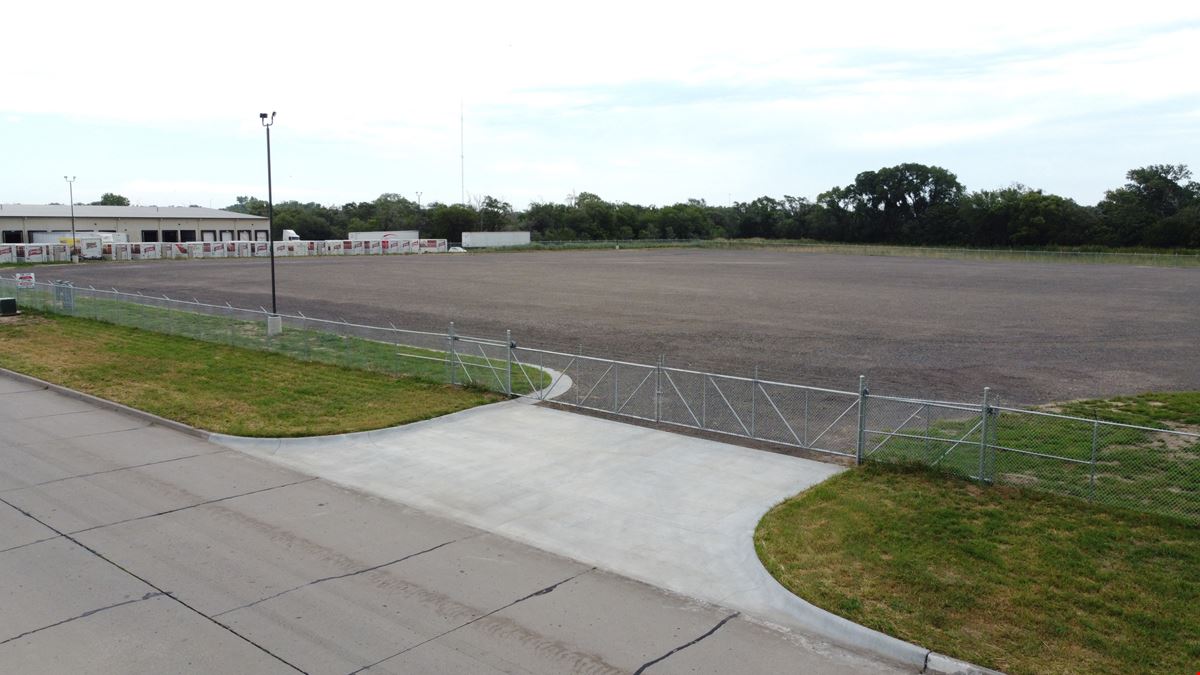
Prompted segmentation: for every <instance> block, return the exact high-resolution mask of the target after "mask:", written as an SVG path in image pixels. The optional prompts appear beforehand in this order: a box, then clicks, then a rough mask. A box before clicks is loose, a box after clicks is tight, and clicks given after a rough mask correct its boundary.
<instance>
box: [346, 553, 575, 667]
mask: <svg viewBox="0 0 1200 675" xmlns="http://www.w3.org/2000/svg"><path fill="white" fill-rule="evenodd" d="M594 571H596V568H595V567H593V568H591V569H586V570H583V571H582V572H578V573H576V574H573V575H571V576H569V577H567V578H566V579H563V580H562V581H559V582H556V583H553V584H551V585H549V586H547V587H545V588H543V589H541V590H540V591H534V592H532V593H530V594H529V595H526V596H525V597H523V598H519V599H517V600H513V601H512V602H510V603H508V604H507V605H504V606H503V607H498V608H496V609H493V610H492V611H490V612H488V613H487V614H480V615H479V616H477V617H475V618H474V619H471V620H470V621H468V622H466V623H464V624H461V625H458V626H455V627H454V628H451V629H450V630H447V631H444V632H442V633H439V634H438V635H435V636H433V637H431V638H428V639H426V640H422V641H421V642H418V643H417V644H415V645H412V646H409V647H405V648H404V649H401V650H400V651H398V652H396V653H395V654H392V655H391V656H387V657H384V658H382V659H379V660H378V661H376V662H375V663H372V664H369V665H365V666H363V667H362V668H359V669H358V670H354V671H351V672H350V674H349V675H356V674H357V673H361V672H363V671H364V670H369V669H371V668H374V667H375V666H377V665H379V664H381V663H383V662H384V661H389V660H391V659H394V658H396V657H397V656H400V655H402V654H405V653H407V652H410V651H412V650H414V649H416V648H417V647H420V646H421V645H425V644H428V643H430V642H433V641H434V640H438V639H441V638H443V637H445V636H447V635H449V634H451V633H453V632H454V631H456V630H458V629H460V628H466V627H467V626H470V625H471V624H473V623H475V622H476V621H482V620H483V619H486V618H488V617H489V616H491V615H493V614H496V613H497V612H503V611H504V610H506V609H508V608H509V607H512V606H513V605H517V604H520V603H522V602H525V601H526V600H529V599H531V598H536V597H538V596H539V595H546V594H547V593H550V592H552V591H554V589H556V588H558V587H559V586H562V585H563V584H565V583H567V582H568V581H572V580H574V579H578V578H579V577H581V576H583V575H585V574H587V573H589V572H594Z"/></svg>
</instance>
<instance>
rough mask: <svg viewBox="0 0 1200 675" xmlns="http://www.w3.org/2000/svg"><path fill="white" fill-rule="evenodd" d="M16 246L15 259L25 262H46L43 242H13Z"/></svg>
mask: <svg viewBox="0 0 1200 675" xmlns="http://www.w3.org/2000/svg"><path fill="white" fill-rule="evenodd" d="M14 245H15V246H16V247H17V261H18V262H26V263H40V262H46V253H47V251H46V245H45V244H14Z"/></svg>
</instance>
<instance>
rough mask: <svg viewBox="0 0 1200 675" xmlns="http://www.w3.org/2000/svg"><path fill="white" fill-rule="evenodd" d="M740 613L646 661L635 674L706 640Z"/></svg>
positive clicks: (640, 673)
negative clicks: (693, 638)
mask: <svg viewBox="0 0 1200 675" xmlns="http://www.w3.org/2000/svg"><path fill="white" fill-rule="evenodd" d="M740 614H741V612H734V613H733V614H730V615H729V616H727V617H725V618H724V619H721V620H720V621H719V622H717V625H715V626H713V627H712V628H709V629H708V632H707V633H705V634H704V635H701V636H700V637H698V638H696V639H695V640H692V641H691V642H688V643H685V644H682V645H679V646H678V647H676V648H675V649H672V650H671V651H669V652H667V653H666V654H663V655H662V656H660V657H658V658H657V659H654V660H653V661H647V662H646V663H643V664H642V667H641V668H638V669H637V670H635V671H634V672H633V675H642V673H644V672H646V669H647V668H649V667H650V666H653V665H654V664H656V663H660V662H662V661H665V660H667V659H668V658H670V657H671V655H673V654H675V653H676V652H681V651H683V650H685V649H687V648H688V647H691V646H692V645H694V644H696V643H697V642H700V641H701V640H704V639H706V638H708V637H710V636H712V634H713V633H716V632H717V631H718V630H721V626H724V625H725V624H727V623H729V622H730V621H732V620H733V619H734V618H735V617H737V616H738V615H740Z"/></svg>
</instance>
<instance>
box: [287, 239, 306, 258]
mask: <svg viewBox="0 0 1200 675" xmlns="http://www.w3.org/2000/svg"><path fill="white" fill-rule="evenodd" d="M287 254H288V255H289V256H298V255H308V242H305V241H289V242H288V243H287Z"/></svg>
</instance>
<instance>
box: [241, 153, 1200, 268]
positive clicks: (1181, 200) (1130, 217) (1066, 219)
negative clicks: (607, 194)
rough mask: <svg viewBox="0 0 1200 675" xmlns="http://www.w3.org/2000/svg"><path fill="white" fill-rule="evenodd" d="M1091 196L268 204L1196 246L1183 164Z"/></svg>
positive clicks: (828, 195) (785, 232) (885, 235)
mask: <svg viewBox="0 0 1200 675" xmlns="http://www.w3.org/2000/svg"><path fill="white" fill-rule="evenodd" d="M1125 177H1126V180H1127V182H1126V183H1125V184H1124V185H1122V186H1120V187H1117V188H1114V189H1112V190H1108V191H1107V192H1106V193H1105V195H1104V198H1103V199H1102V200H1100V202H1099V203H1097V204H1095V205H1082V204H1078V203H1076V202H1075V201H1074V200H1072V199H1067V198H1064V197H1060V196H1058V195H1053V194H1047V193H1045V192H1043V191H1042V190H1036V189H1032V188H1029V187H1026V186H1024V185H1019V184H1017V185H1012V186H1010V187H1006V188H1002V189H998V190H980V191H976V192H968V191H967V190H966V189H965V188H964V187H963V185H962V184H961V183H960V182H959V181H958V177H957V176H955V175H954V174H953V173H951V172H950V171H947V170H946V169H943V168H941V167H938V166H926V165H923V164H915V163H908V164H900V165H898V166H893V167H885V168H882V169H879V170H877V171H865V172H863V173H860V174H858V176H856V177H855V179H854V182H853V183H850V184H849V185H846V186H842V187H834V188H832V189H830V190H828V191H826V192H823V193H821V194H820V195H818V196H817V197H816V199H815V200H809V199H807V198H804V197H792V196H784V197H783V198H782V199H776V198H773V197H767V196H764V197H759V198H758V199H755V200H753V201H749V202H735V203H733V204H731V205H728V206H718V205H712V204H708V203H707V202H705V201H704V200H698V199H690V200H688V201H686V202H681V203H678V204H672V205H669V206H642V205H637V204H628V203H624V202H609V201H606V200H604V199H602V198H600V197H599V196H598V195H595V194H592V193H588V192H584V193H581V194H579V195H576V196H574V197H573V198H572V199H570V200H569V201H568V202H567V203H565V204H564V203H553V202H543V203H537V202H535V203H532V204H530V205H529V206H528V208H527V209H525V210H524V211H515V210H513V207H512V205H511V204H509V203H507V202H504V201H502V200H499V199H496V198H494V197H484V198H482V199H480V200H478V201H477V202H475V203H472V204H442V203H437V202H434V203H431V204H427V205H421V204H418V203H416V202H413V201H412V200H409V199H407V198H405V197H403V196H401V195H399V194H395V193H387V194H383V195H380V196H379V197H378V198H377V199H375V200H374V201H365V202H350V203H347V204H343V205H341V206H323V205H321V204H316V203H301V202H295V201H289V202H283V203H280V204H277V205H275V228H276V231H277V232H279V231H281V230H283V229H291V230H295V231H296V232H297V233H298V234H299V235H300V236H301V237H303V238H305V239H339V238H342V237H345V236H346V234H347V233H348V232H355V231H362V230H418V231H420V233H421V236H422V237H429V238H438V239H448V240H450V241H461V239H462V233H463V232H464V231H485V232H494V231H503V230H529V231H530V232H531V238H532V239H533V240H534V241H575V240H614V239H715V238H728V239H740V238H750V237H761V238H766V239H816V240H823V241H836V242H852V243H885V244H912V245H929V246H977V247H1018V248H1021V247H1039V246H1109V247H1151V248H1183V247H1186V248H1200V184H1198V183H1196V182H1195V181H1193V180H1191V178H1192V174H1191V171H1190V170H1189V169H1188V167H1187V166H1186V165H1183V164H1178V165H1175V164H1156V165H1151V166H1146V167H1141V168H1137V169H1133V170H1131V171H1129V172H1128V173H1127V174H1126V176H1125ZM227 209H228V210H230V211H236V212H240V213H249V214H253V215H261V216H265V215H267V203H266V202H265V201H263V200H261V199H258V198H256V197H238V198H237V203H236V204H232V205H230V206H228V207H227Z"/></svg>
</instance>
